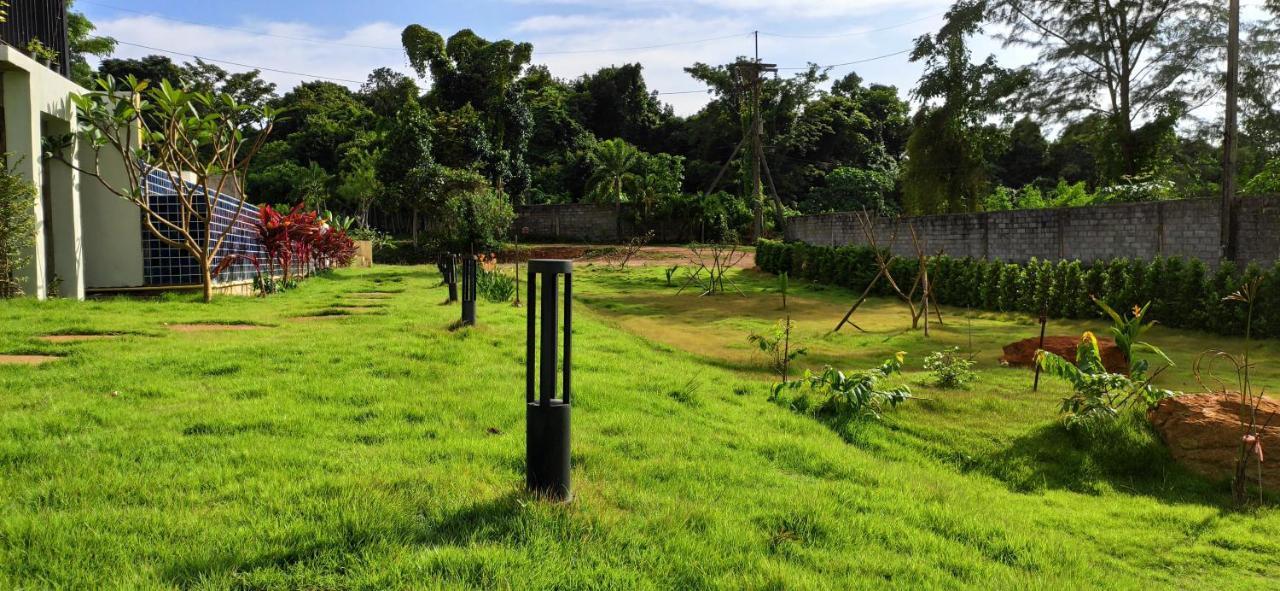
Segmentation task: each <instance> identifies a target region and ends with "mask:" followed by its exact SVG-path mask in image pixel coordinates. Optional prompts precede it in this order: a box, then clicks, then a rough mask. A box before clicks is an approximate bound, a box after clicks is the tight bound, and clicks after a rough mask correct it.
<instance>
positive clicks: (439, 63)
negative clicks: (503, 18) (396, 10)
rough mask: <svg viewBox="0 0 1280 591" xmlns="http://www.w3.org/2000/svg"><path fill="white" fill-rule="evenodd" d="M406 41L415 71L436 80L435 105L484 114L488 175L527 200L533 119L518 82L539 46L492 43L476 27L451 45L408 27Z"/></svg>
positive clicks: (454, 38)
mask: <svg viewBox="0 0 1280 591" xmlns="http://www.w3.org/2000/svg"><path fill="white" fill-rule="evenodd" d="M401 41H402V43H403V45H404V48H405V53H406V54H407V55H408V57H409V64H410V65H411V66H413V69H414V71H416V72H417V73H418V75H419V76H423V77H426V76H427V75H430V76H431V79H432V82H433V84H432V86H431V92H429V93H428V95H427V101H428V104H429V105H431V106H432V107H434V108H437V109H440V110H442V111H455V110H458V109H461V108H463V107H464V106H468V105H469V106H470V107H472V108H474V109H475V110H476V111H477V112H478V113H480V114H481V116H482V121H483V123H484V128H485V134H486V135H487V136H488V138H489V143H490V144H491V145H492V146H493V148H494V150H493V152H492V154H491V155H492V158H490V159H489V160H488V161H487V162H485V172H486V175H487V176H488V177H489V179H490V181H491V182H492V183H493V184H494V185H495V186H496V187H497V188H498V190H499V191H500V192H507V193H509V194H511V195H512V196H515V197H517V198H519V197H521V196H522V194H523V192H524V191H525V190H526V189H527V188H528V186H529V167H528V164H527V163H526V161H525V156H526V152H527V151H528V147H529V136H530V135H531V127H532V123H533V119H532V116H531V115H530V113H529V108H528V106H527V105H525V103H524V101H523V96H522V95H521V93H520V92H519V89H518V88H517V86H516V82H517V81H518V79H519V77H520V74H521V73H522V72H523V70H524V67H525V66H526V65H528V64H529V59H530V58H531V57H532V54H533V46H532V45H530V44H528V43H515V42H513V41H508V40H505V39H503V40H501V41H488V40H485V39H484V38H482V37H480V36H479V35H476V34H475V33H474V32H473V31H471V30H470V29H463V30H461V31H458V32H457V33H454V34H453V35H452V36H450V37H449V40H448V41H447V42H446V41H445V40H444V38H443V37H442V36H441V35H440V34H439V33H436V32H435V31H432V30H430V29H427V28H426V27H423V26H421V25H409V26H408V27H405V29H404V32H403V33H402V34H401Z"/></svg>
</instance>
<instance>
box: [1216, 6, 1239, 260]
mask: <svg viewBox="0 0 1280 591" xmlns="http://www.w3.org/2000/svg"><path fill="white" fill-rule="evenodd" d="M1228 13H1229V16H1228V18H1229V19H1230V23H1229V24H1228V26H1227V105H1226V125H1225V127H1226V129H1225V130H1224V132H1223V137H1222V213H1221V214H1220V215H1221V216H1222V230H1221V236H1220V241H1221V250H1222V258H1223V259H1224V260H1229V261H1233V260H1235V258H1236V241H1235V238H1234V234H1235V228H1234V223H1233V222H1234V219H1233V218H1234V217H1235V201H1236V144H1237V132H1238V130H1237V126H1238V124H1237V113H1238V110H1239V96H1238V94H1239V93H1238V89H1237V86H1238V85H1239V84H1240V0H1230V8H1229V9H1228Z"/></svg>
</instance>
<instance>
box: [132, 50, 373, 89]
mask: <svg viewBox="0 0 1280 591" xmlns="http://www.w3.org/2000/svg"><path fill="white" fill-rule="evenodd" d="M116 43H119V44H121V45H128V46H130V47H139V48H142V49H146V50H148V51H159V52H161V53H168V54H172V55H180V56H183V57H190V58H195V59H198V60H201V61H205V62H214V63H219V64H227V65H231V66H238V67H241V68H249V69H251V70H262V71H263V72H275V73H277V74H289V75H291V76H301V77H303V78H317V79H320V80H331V81H334V82H347V83H350V84H364V81H363V80H351V79H349V78H337V77H334V76H320V75H318V74H307V73H304V72H294V71H292V70H281V69H278V68H268V67H266V66H254V65H251V64H242V63H240V62H233V61H231V60H222V59H215V58H211V57H204V56H199V55H196V54H194V53H184V52H181V51H174V50H172V49H164V48H161V47H152V46H150V45H143V44H141V43H130V42H128V41H120V40H116Z"/></svg>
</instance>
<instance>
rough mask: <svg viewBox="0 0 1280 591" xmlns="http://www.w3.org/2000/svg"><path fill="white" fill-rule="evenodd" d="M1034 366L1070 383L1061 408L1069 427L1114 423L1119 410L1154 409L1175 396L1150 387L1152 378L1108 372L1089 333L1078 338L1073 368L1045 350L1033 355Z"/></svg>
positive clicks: (1153, 376) (1068, 362)
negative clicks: (1112, 421) (1069, 391)
mask: <svg viewBox="0 0 1280 591" xmlns="http://www.w3.org/2000/svg"><path fill="white" fill-rule="evenodd" d="M1036 364H1037V365H1038V366H1039V368H1040V370H1041V371H1043V372H1044V373H1045V374H1046V375H1050V376H1053V377H1056V378H1058V379H1061V380H1065V381H1067V382H1069V383H1070V384H1071V388H1072V393H1071V395H1070V396H1067V397H1066V398H1064V399H1062V407H1061V412H1062V413H1063V421H1064V422H1065V423H1066V425H1067V426H1068V427H1078V426H1084V425H1086V424H1087V423H1090V422H1092V421H1097V420H1113V419H1115V418H1116V417H1117V416H1119V414H1120V411H1121V410H1122V409H1126V408H1130V407H1135V406H1139V407H1142V408H1146V409H1151V408H1155V406H1156V404H1158V403H1159V402H1160V401H1161V400H1164V399H1165V398H1172V397H1173V396H1175V394H1174V393H1173V392H1171V391H1169V390H1163V389H1160V388H1156V387H1155V386H1152V385H1151V380H1153V379H1154V378H1155V375H1152V376H1151V377H1150V378H1145V377H1142V378H1139V377H1131V376H1125V375H1121V374H1116V373H1108V372H1107V370H1106V368H1105V367H1104V366H1103V365H1102V355H1101V354H1100V353H1099V352H1098V338H1097V337H1095V336H1094V335H1093V333H1091V332H1086V333H1084V335H1083V336H1082V337H1081V338H1080V345H1079V346H1077V348H1076V362H1075V364H1074V365H1073V364H1072V363H1071V362H1070V361H1067V360H1066V359H1063V358H1062V357H1059V356H1058V355H1055V354H1053V353H1050V352H1048V351H1037V352H1036ZM1159 373H1160V372H1159V371H1157V372H1156V374H1157V375H1158V374H1159Z"/></svg>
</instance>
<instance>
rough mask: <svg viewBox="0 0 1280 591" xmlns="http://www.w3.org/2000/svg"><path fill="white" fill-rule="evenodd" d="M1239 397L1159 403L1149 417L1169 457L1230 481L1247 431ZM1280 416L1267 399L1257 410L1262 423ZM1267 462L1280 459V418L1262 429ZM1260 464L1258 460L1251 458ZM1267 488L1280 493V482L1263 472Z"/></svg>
mask: <svg viewBox="0 0 1280 591" xmlns="http://www.w3.org/2000/svg"><path fill="white" fill-rule="evenodd" d="M1241 407H1242V405H1241V404H1240V395H1239V394H1237V393H1235V392H1225V393H1218V394H1197V395H1190V396H1179V397H1177V398H1169V399H1166V400H1161V401H1160V404H1159V405H1158V406H1156V408H1155V409H1154V410H1152V411H1151V412H1149V413H1147V417H1148V418H1150V419H1151V424H1152V425H1153V426H1154V427H1155V428H1156V432H1157V433H1159V434H1160V438H1161V439H1163V440H1164V443H1165V445H1167V446H1169V453H1170V454H1171V455H1173V459H1175V460H1177V461H1178V463H1180V464H1182V465H1184V466H1186V467H1187V468H1188V469H1190V470H1191V471H1192V472H1195V473H1197V474H1201V475H1203V476H1207V477H1209V478H1214V479H1219V480H1223V479H1230V478H1231V477H1232V476H1233V475H1234V474H1235V467H1236V460H1237V459H1239V457H1240V443H1241V438H1242V437H1243V436H1244V429H1243V428H1242V427H1241V426H1240V410H1241ZM1276 412H1280V403H1278V402H1276V401H1274V400H1271V399H1268V398H1264V399H1263V400H1262V404H1261V405H1260V406H1259V407H1258V417H1259V418H1258V422H1259V423H1266V422H1267V418H1268V417H1270V416H1271V415H1272V413H1276ZM1260 431H1261V435H1262V437H1261V439H1262V450H1263V459H1264V460H1265V459H1266V456H1267V455H1269V454H1280V417H1277V419H1276V420H1273V421H1271V425H1270V426H1268V427H1267V428H1266V429H1261V430H1260ZM1253 461H1256V458H1254V459H1253ZM1253 461H1251V462H1250V464H1249V465H1250V466H1253V467H1251V468H1250V469H1249V471H1248V473H1249V476H1250V478H1255V472H1254V468H1256V466H1257V464H1255V463H1253ZM1263 474H1264V476H1263V480H1262V485H1263V488H1266V489H1267V490H1271V491H1280V480H1277V479H1276V478H1267V477H1266V471H1265V470H1264V471H1263Z"/></svg>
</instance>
